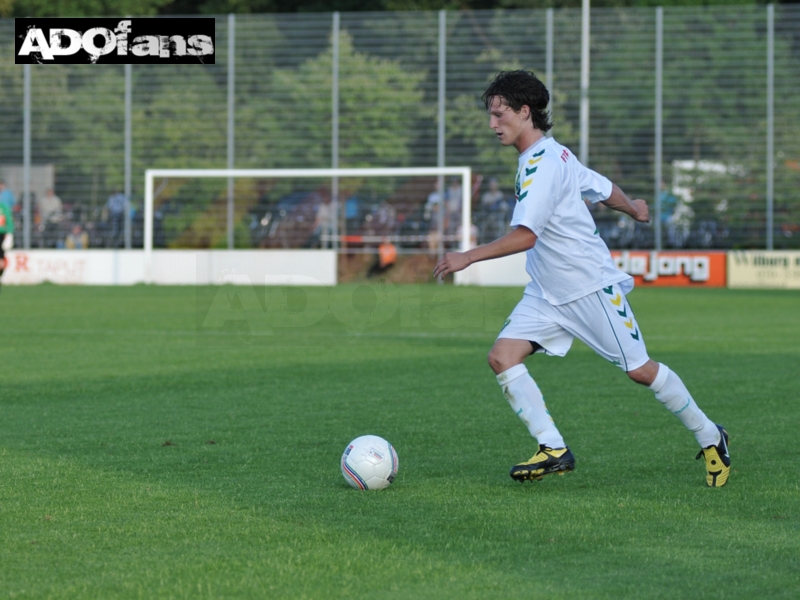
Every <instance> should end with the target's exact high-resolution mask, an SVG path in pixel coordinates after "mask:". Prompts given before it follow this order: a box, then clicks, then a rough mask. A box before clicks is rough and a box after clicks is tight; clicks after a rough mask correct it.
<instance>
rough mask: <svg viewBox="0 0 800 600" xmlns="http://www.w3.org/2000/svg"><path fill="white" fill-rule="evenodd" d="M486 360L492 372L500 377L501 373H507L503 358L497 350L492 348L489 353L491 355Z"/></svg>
mask: <svg viewBox="0 0 800 600" xmlns="http://www.w3.org/2000/svg"><path fill="white" fill-rule="evenodd" d="M486 360H487V362H488V363H489V366H490V367H491V368H492V371H494V372H495V374H496V375H499V374H500V373H502V372H503V371H505V369H504V368H503V364H504V363H503V360H502V357H501V356H500V352H498V351H497V350H496V349H494V348H492V349H491V350H490V351H489V355H488V356H487V357H486Z"/></svg>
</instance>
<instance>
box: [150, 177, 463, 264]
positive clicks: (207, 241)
mask: <svg viewBox="0 0 800 600" xmlns="http://www.w3.org/2000/svg"><path fill="white" fill-rule="evenodd" d="M472 188H473V181H472V172H471V169H470V168H469V167H443V168H438V167H432V168H375V169H148V170H147V171H145V188H144V191H145V205H144V240H143V246H144V251H145V264H146V269H147V268H148V267H147V265H150V264H151V262H152V252H153V250H154V249H173V248H174V249H177V248H183V249H213V248H221V249H226V248H227V249H300V248H305V249H313V248H319V249H329V250H335V251H337V252H338V253H339V254H342V253H348V254H359V253H363V254H368V253H371V254H375V253H376V252H377V249H378V247H379V245H380V244H384V243H391V244H392V245H393V246H394V248H395V249H396V252H397V253H398V254H431V255H439V256H440V255H442V254H443V253H444V252H447V251H449V250H457V249H460V250H462V251H463V250H467V249H469V248H470V247H471V245H474V241H475V240H474V227H473V226H472V211H471V204H472V191H473V190H472Z"/></svg>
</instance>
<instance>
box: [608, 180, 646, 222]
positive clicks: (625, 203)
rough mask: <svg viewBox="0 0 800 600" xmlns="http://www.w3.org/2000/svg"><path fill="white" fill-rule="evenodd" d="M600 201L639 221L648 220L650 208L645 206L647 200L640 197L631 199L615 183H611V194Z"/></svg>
mask: <svg viewBox="0 0 800 600" xmlns="http://www.w3.org/2000/svg"><path fill="white" fill-rule="evenodd" d="M602 203H603V204H605V205H606V206H607V207H608V208H612V209H614V210H618V211H619V212H622V213H625V214H626V215H630V216H631V217H633V219H634V220H636V221H639V222H641V223H649V222H650V210H649V209H648V208H647V202H645V201H644V200H642V199H640V198H637V199H635V200H631V199H630V198H628V196H627V194H625V192H623V191H622V190H621V189H620V187H619V186H618V185H617V184H615V183H612V184H611V195H610V196H609V197H608V198H606V199H605V200H603V201H602Z"/></svg>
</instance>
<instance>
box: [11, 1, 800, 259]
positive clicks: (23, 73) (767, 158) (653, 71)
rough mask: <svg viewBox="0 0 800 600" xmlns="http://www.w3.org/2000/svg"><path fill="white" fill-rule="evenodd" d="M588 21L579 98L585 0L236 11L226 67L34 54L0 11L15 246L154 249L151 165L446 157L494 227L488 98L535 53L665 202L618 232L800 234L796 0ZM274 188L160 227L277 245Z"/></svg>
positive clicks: (576, 128) (611, 151)
mask: <svg viewBox="0 0 800 600" xmlns="http://www.w3.org/2000/svg"><path fill="white" fill-rule="evenodd" d="M590 25H591V34H590V42H591V45H590V48H591V52H590V57H591V59H590V83H589V87H588V90H585V93H583V94H582V89H581V77H580V74H581V42H582V36H581V13H580V10H573V9H563V10H561V9H560V10H553V9H547V10H504V11H465V12H441V13H439V12H399V13H398V12H394V13H386V12H382V13H333V14H331V13H327V14H301V15H297V14H292V15H246V16H243V15H240V16H221V17H218V18H217V19H216V31H217V37H216V64H214V65H197V66H194V65H191V66H187V65H180V66H172V65H134V66H127V67H125V66H114V65H106V66H101V65H49V66H45V65H34V66H21V65H19V66H18V65H15V64H14V62H13V21H12V20H0V40H2V44H1V45H2V48H3V52H2V59H1V61H0V86H2V94H0V140H1V141H0V177H3V178H4V179H5V180H6V182H7V183H8V184H9V186H10V188H11V189H12V191H13V192H14V194H15V195H16V197H17V200H18V203H17V205H16V206H15V211H16V213H15V214H16V219H15V220H16V223H17V226H18V228H19V231H18V233H17V236H16V237H17V239H18V244H17V245H18V246H25V247H61V246H68V247H71V246H73V245H76V244H77V245H82V244H88V245H89V246H90V247H140V246H141V245H142V230H143V226H142V198H143V196H144V190H143V188H142V186H143V173H144V170H145V169H146V168H224V167H236V168H329V167H405V166H413V167H427V166H437V165H438V166H470V167H472V170H473V173H475V174H476V175H478V176H479V180H478V181H476V184H475V186H474V192H475V193H474V198H475V205H474V206H475V210H474V213H473V214H474V219H475V224H476V225H477V227H478V229H479V232H480V234H479V235H480V237H481V240H482V241H485V238H486V237H487V236H488V235H489V234H490V233H492V232H490V230H489V225H488V224H490V223H495V222H496V219H495V218H494V217H495V216H496V215H495V214H493V213H492V211H491V210H490V209H483V208H482V207H481V203H480V198H481V195H482V193H483V192H484V191H485V190H486V188H487V185H488V184H487V182H488V181H489V180H490V179H491V178H492V177H496V178H498V179H499V182H500V188H501V190H503V191H504V192H505V194H506V198H508V197H512V196H513V190H512V187H513V177H514V170H515V168H516V156H515V154H514V152H513V151H512V150H510V149H507V148H502V147H500V146H499V145H498V144H497V141H496V139H494V136H493V135H492V134H491V132H490V130H489V129H488V120H487V117H486V113H485V110H484V108H483V106H482V105H481V103H480V100H479V98H480V95H481V93H482V92H483V90H484V88H485V86H486V84H487V82H488V80H489V79H490V78H491V76H492V75H493V74H494V73H496V72H497V71H498V70H501V69H507V68H527V69H532V70H534V71H535V72H537V73H538V74H539V75H540V76H541V77H542V78H543V79H545V80H546V81H547V82H548V84H549V86H550V88H551V92H552V110H553V114H554V118H555V127H554V129H553V135H554V136H555V137H556V138H557V139H558V140H559V141H560V142H561V143H563V144H565V145H567V146H570V147H572V148H573V149H574V150H575V151H576V153H577V151H578V149H579V148H581V149H585V152H584V154H585V156H584V158H585V161H586V162H587V163H588V165H589V166H590V167H592V168H594V169H596V170H598V171H600V172H602V173H604V174H606V175H608V176H609V177H610V178H611V179H612V180H613V181H615V182H616V183H618V184H619V185H620V186H621V187H622V188H623V189H625V190H626V191H627V192H628V193H629V195H631V196H636V197H643V198H646V199H648V200H650V201H651V206H652V207H653V208H654V209H656V210H658V212H659V213H660V214H658V218H657V219H655V220H654V225H653V226H643V225H636V226H634V225H633V224H632V223H631V222H630V221H629V220H626V219H622V220H621V219H619V218H618V215H617V214H616V213H612V212H611V211H607V210H604V209H603V208H602V207H601V208H599V209H597V210H596V212H595V215H594V216H595V219H596V221H597V223H598V228H599V230H600V232H601V235H602V236H603V237H604V238H605V239H606V241H607V242H608V243H609V245H610V246H611V247H616V248H670V247H675V248H681V247H698V248H771V247H775V248H786V247H793V248H798V247H800V194H799V193H798V190H799V189H800V6H798V5H776V6H772V5H770V6H736V7H692V8H685V7H675V8H671V7H670V8H664V9H661V8H624V9H594V10H592V12H591V21H590ZM582 95H583V96H584V97H585V98H587V99H588V103H589V104H588V106H589V111H588V123H586V125H587V127H585V128H582V127H581V97H582ZM582 131H584V132H585V133H584V134H583V139H582V136H581V132H582ZM26 172H27V173H28V174H29V177H28V184H27V186H26V185H25V177H24V174H25V173H26ZM48 188H52V190H54V194H55V196H56V199H55V200H54V199H53V194H52V193H48V192H47V191H46V190H47V189H48ZM228 198H230V203H229V204H227V202H228ZM273 200H274V201H277V200H278V199H273ZM264 202H265V200H264V198H259V197H257V195H256V196H253V197H250V196H247V197H246V198H240V197H238V196H236V194H227V195H225V194H223V195H222V197H217V196H215V195H211V196H209V197H204V196H202V195H198V196H197V197H195V198H193V199H192V202H184V203H183V204H181V205H180V208H179V209H176V208H175V207H176V206H178V204H176V203H174V202H173V203H172V204H171V205H170V206H172V208H173V210H180V211H181V214H180V215H176V214H174V212H173V213H169V211H167V210H165V211H162V212H161V214H159V215H158V218H160V219H166V220H170V219H171V220H172V221H173V224H172V226H171V228H170V227H168V228H166V229H165V231H173V232H175V233H174V234H173V235H165V236H163V238H162V239H161V242H160V243H161V244H162V245H164V246H171V247H176V246H184V247H185V245H186V244H187V243H188V244H190V245H192V247H199V246H212V247H213V246H216V247H253V246H258V245H261V244H260V243H259V242H258V240H255V239H254V238H253V237H252V236H251V235H250V234H249V232H250V230H251V229H252V227H253V224H254V223H256V224H257V223H258V220H259V211H263V210H265V206H264ZM59 205H60V207H59ZM226 206H227V210H226ZM120 207H121V208H120ZM178 217H180V218H178ZM178 222H180V227H182V228H183V229H184V230H185V229H187V228H188V229H192V228H195V229H198V228H205V230H204V233H205V235H202V236H186V235H180V233H181V231H178V225H176V223H178ZM186 240H193V241H191V242H187V241H186ZM198 240H199V241H198ZM284 243H285V244H288V245H293V244H295V245H299V241H297V240H296V241H292V240H291V239H289V240H288V241H285V242H284ZM401 250H402V248H401Z"/></svg>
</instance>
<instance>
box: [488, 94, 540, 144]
mask: <svg viewBox="0 0 800 600" xmlns="http://www.w3.org/2000/svg"><path fill="white" fill-rule="evenodd" d="M526 110H527V107H525V106H523V107H522V110H520V111H515V110H514V109H512V108H511V107H510V106H509V105H508V104H506V101H505V98H503V97H502V96H495V97H494V98H492V103H491V105H490V106H489V127H490V128H491V129H492V130H493V131H494V133H495V135H497V139H499V140H500V143H501V144H503V146H518V145H519V143H520V138H521V137H523V136H524V135H525V134H526V133H528V130H530V129H531V123H530V120H529V119H527V118H525V117H526V115H524V114H523V112H525V111H526Z"/></svg>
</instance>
